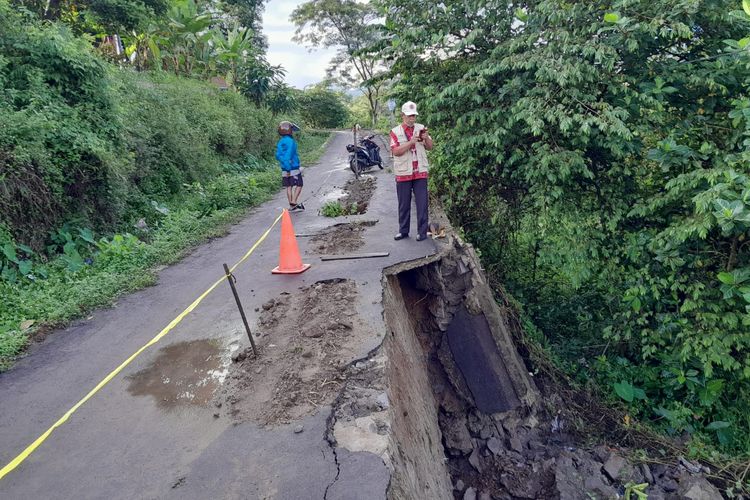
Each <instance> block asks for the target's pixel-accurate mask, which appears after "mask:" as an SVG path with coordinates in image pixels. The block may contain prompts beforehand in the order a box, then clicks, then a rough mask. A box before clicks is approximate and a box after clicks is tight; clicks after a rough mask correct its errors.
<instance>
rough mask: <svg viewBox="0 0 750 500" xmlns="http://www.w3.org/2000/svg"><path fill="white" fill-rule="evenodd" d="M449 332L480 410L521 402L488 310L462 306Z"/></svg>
mask: <svg viewBox="0 0 750 500" xmlns="http://www.w3.org/2000/svg"><path fill="white" fill-rule="evenodd" d="M446 335H447V337H448V345H449V347H450V350H451V353H452V354H453V359H454V360H455V362H456V365H457V366H458V369H459V370H460V371H461V373H462V374H463V377H464V380H465V381H466V384H467V385H468V386H469V389H470V390H471V393H472V395H473V396H474V402H475V403H476V405H477V408H478V409H479V410H480V411H482V412H484V413H498V412H505V411H509V410H512V409H513V408H516V407H518V406H519V405H520V404H521V401H520V400H519V399H518V397H517V396H516V392H515V390H514V388H513V382H512V381H511V380H510V375H509V374H508V372H507V370H506V369H505V363H504V362H503V359H502V357H501V356H500V353H499V351H498V349H497V345H496V344H495V340H494V338H493V336H492V333H491V331H490V326H489V324H488V323H487V319H486V318H485V316H484V314H470V313H469V312H468V311H467V310H466V308H465V307H459V309H458V311H457V312H456V315H455V316H454V317H453V321H452V322H451V323H450V325H449V326H448V330H447V331H446Z"/></svg>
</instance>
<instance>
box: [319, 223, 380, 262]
mask: <svg viewBox="0 0 750 500" xmlns="http://www.w3.org/2000/svg"><path fill="white" fill-rule="evenodd" d="M375 224H376V222H375V221H363V222H354V223H350V224H349V223H347V224H336V225H335V226H333V227H332V228H331V229H330V230H327V231H325V232H323V233H320V234H317V235H315V236H313V237H312V238H311V239H310V245H311V246H312V248H311V250H312V251H313V252H314V253H318V254H323V255H335V254H343V253H346V252H351V251H354V250H358V249H360V248H361V247H362V245H364V243H365V240H364V238H363V237H362V233H363V232H364V231H365V229H366V228H367V227H370V226H373V225H375Z"/></svg>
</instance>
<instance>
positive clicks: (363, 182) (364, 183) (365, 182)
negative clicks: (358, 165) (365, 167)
mask: <svg viewBox="0 0 750 500" xmlns="http://www.w3.org/2000/svg"><path fill="white" fill-rule="evenodd" d="M344 191H345V192H346V196H344V197H343V198H341V200H340V203H341V205H342V206H343V207H344V211H345V212H346V213H348V214H353V213H354V214H363V213H365V212H367V206H368V205H369V204H370V198H372V194H373V193H374V192H375V178H374V177H372V176H369V175H363V176H361V177H360V178H359V179H351V180H349V181H348V182H347V183H346V184H345V185H344Z"/></svg>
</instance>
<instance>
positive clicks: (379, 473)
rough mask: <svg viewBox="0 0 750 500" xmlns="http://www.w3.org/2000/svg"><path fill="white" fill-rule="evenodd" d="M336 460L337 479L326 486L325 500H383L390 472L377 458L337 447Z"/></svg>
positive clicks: (367, 453)
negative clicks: (337, 468) (337, 467)
mask: <svg viewBox="0 0 750 500" xmlns="http://www.w3.org/2000/svg"><path fill="white" fill-rule="evenodd" d="M336 459H337V462H338V466H339V473H338V476H337V477H336V480H335V481H334V482H333V483H332V484H331V485H330V486H329V487H328V490H327V492H326V494H325V499H326V500H378V499H385V498H386V490H387V485H388V480H389V478H390V472H389V471H388V468H387V467H386V465H385V463H383V460H382V459H381V458H380V457H378V456H376V455H374V454H372V453H369V452H366V451H363V452H357V453H351V452H349V451H347V450H345V449H342V448H337V449H336ZM299 498H303V497H299ZM304 498H311V497H304Z"/></svg>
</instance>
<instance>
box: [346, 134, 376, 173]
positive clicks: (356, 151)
mask: <svg viewBox="0 0 750 500" xmlns="http://www.w3.org/2000/svg"><path fill="white" fill-rule="evenodd" d="M374 137H375V135H368V136H367V137H363V138H362V139H360V141H359V144H357V146H356V147H355V146H354V144H349V145H347V146H346V150H347V151H349V168H350V169H351V170H352V172H354V177H355V178H357V179H359V176H360V175H362V173H363V172H366V171H367V170H369V169H370V168H372V167H374V166H375V165H377V166H378V168H380V169H381V170H382V169H383V159H382V158H381V157H380V146H378V145H377V144H375V141H373V140H372V139H373V138H374Z"/></svg>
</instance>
